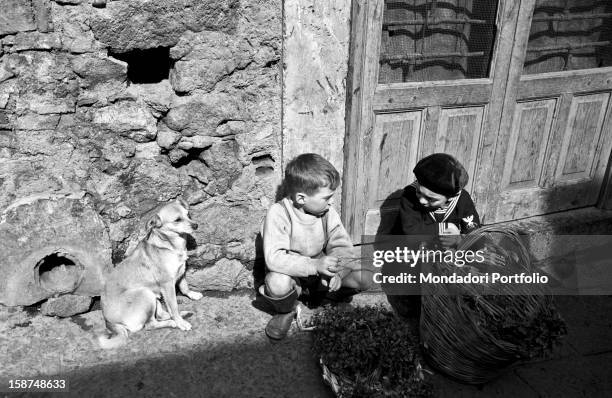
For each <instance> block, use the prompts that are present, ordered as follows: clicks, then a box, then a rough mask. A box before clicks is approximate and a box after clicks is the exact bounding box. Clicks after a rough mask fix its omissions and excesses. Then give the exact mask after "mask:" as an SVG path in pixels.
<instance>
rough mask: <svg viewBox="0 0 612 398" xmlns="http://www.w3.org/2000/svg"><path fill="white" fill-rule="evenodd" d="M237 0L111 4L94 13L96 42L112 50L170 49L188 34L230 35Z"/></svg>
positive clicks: (177, 0)
mask: <svg viewBox="0 0 612 398" xmlns="http://www.w3.org/2000/svg"><path fill="white" fill-rule="evenodd" d="M238 4H239V1H238V0H209V1H199V0H168V1H163V2H162V1H144V2H143V1H138V2H136V1H114V2H110V3H108V4H107V6H106V8H103V9H93V10H92V11H94V12H93V13H92V16H91V27H92V30H93V32H94V35H95V37H96V39H97V40H99V41H101V42H103V43H104V44H106V45H107V46H109V47H110V48H111V49H112V50H114V51H117V50H120V51H129V50H133V49H145V48H155V47H171V46H173V45H175V44H176V43H177V42H178V40H179V38H180V36H181V35H182V34H183V33H184V32H186V31H188V30H190V31H194V32H198V31H202V30H220V31H232V30H233V29H234V28H235V26H236V23H237V14H236V11H237V7H238Z"/></svg>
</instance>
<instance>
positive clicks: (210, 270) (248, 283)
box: [186, 259, 253, 292]
mask: <svg viewBox="0 0 612 398" xmlns="http://www.w3.org/2000/svg"><path fill="white" fill-rule="evenodd" d="M186 278H187V282H189V285H190V286H191V287H192V288H193V289H194V290H196V291H201V290H216V291H225V292H229V291H232V290H234V289H243V288H252V287H253V278H252V276H251V273H250V271H248V270H247V269H246V268H245V267H244V266H243V265H242V263H241V262H240V261H237V260H228V259H221V260H219V261H217V262H216V263H215V264H214V265H213V266H210V267H206V268H202V269H188V270H187V275H186Z"/></svg>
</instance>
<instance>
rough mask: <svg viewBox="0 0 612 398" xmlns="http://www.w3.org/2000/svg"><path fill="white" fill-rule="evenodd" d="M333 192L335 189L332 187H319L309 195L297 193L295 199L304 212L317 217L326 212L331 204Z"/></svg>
mask: <svg viewBox="0 0 612 398" xmlns="http://www.w3.org/2000/svg"><path fill="white" fill-rule="evenodd" d="M335 193H336V191H335V190H333V189H329V188H328V187H321V188H319V189H318V190H317V191H316V192H314V193H313V194H311V195H308V194H306V193H302V192H300V193H298V194H297V195H296V201H297V203H298V204H300V205H301V207H302V209H303V210H304V212H305V213H308V214H312V215H313V216H317V217H319V216H322V215H323V214H325V213H327V211H328V210H329V208H330V207H331V206H332V204H333V203H334V194H335Z"/></svg>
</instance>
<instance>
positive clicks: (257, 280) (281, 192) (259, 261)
mask: <svg viewBox="0 0 612 398" xmlns="http://www.w3.org/2000/svg"><path fill="white" fill-rule="evenodd" d="M285 192H286V190H285V183H284V180H283V182H282V183H280V184H279V185H278V186H277V187H276V192H275V194H274V200H275V201H276V202H279V201H281V200H282V199H283V198H284V197H285ZM261 222H262V226H263V222H264V220H263V219H262V221H261ZM252 271H253V272H252V273H253V286H254V288H255V291H256V292H257V291H259V286H261V285H263V283H264V280H265V278H266V259H265V256H264V251H263V236H261V230H260V231H259V232H258V233H257V236H256V237H255V261H254V262H253V270H252Z"/></svg>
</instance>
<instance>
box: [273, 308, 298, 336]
mask: <svg viewBox="0 0 612 398" xmlns="http://www.w3.org/2000/svg"><path fill="white" fill-rule="evenodd" d="M294 317H295V311H291V312H288V313H286V314H276V315H274V316H273V317H272V319H270V321H268V324H267V325H266V336H268V337H269V338H271V339H274V340H282V339H284V338H285V337H287V333H289V329H291V323H292V322H293V318H294Z"/></svg>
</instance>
